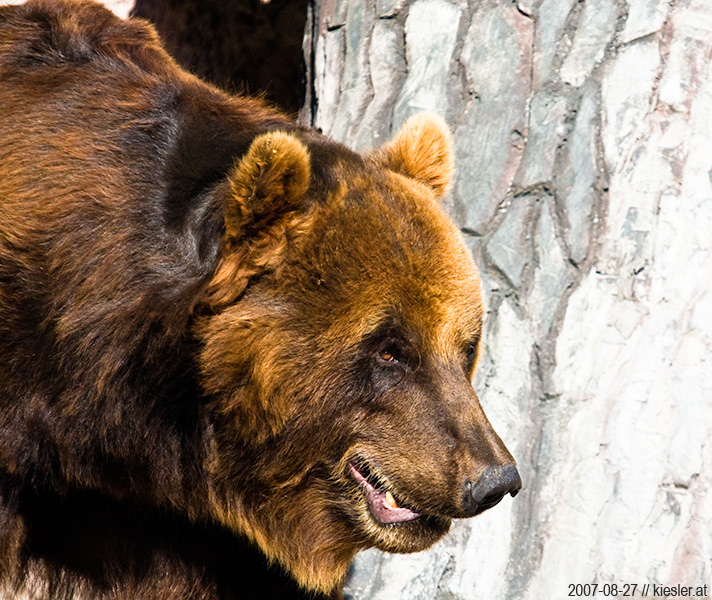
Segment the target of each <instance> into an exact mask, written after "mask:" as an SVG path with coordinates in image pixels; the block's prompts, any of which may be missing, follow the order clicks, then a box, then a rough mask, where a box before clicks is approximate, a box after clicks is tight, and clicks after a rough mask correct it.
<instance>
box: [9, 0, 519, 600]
mask: <svg viewBox="0 0 712 600" xmlns="http://www.w3.org/2000/svg"><path fill="white" fill-rule="evenodd" d="M451 162H452V159H451V149H450V142H449V137H448V133H447V130H446V128H445V127H444V125H443V124H442V122H441V121H440V120H438V119H437V118H434V117H428V116H421V117H414V118H413V119H411V120H410V121H408V122H407V123H406V124H405V125H404V126H403V128H402V129H401V131H400V132H399V133H398V134H397V135H396V136H395V138H394V139H393V140H392V141H390V142H389V143H387V144H386V145H385V146H383V147H381V148H380V149H377V150H375V151H373V152H371V153H370V154H367V155H365V156H362V155H359V154H356V153H354V152H352V151H350V150H348V149H347V148H345V147H344V146H342V145H340V144H337V143H335V142H333V141H331V140H329V139H327V138H326V137H324V136H322V135H320V134H318V133H316V132H314V131H311V130H309V129H306V128H302V127H299V126H297V125H295V124H294V123H293V122H291V121H290V120H289V119H287V118H286V117H284V116H283V115H281V114H280V113H278V112H276V111H274V110H272V109H271V108H269V107H268V106H265V105H264V103H262V102H260V101H257V100H253V99H248V98H244V97H234V96H229V95H227V94H225V93H223V92H221V91H219V90H217V89H216V88H214V87H211V86H210V85H208V84H205V83H203V82H201V81H199V80H198V79H197V78H195V77H194V76H192V75H189V74H187V73H186V72H185V71H182V70H181V69H180V68H178V67H177V66H176V64H175V63H174V62H173V61H172V60H171V58H169V56H168V55H167V54H166V53H165V52H164V51H163V50H162V48H161V47H160V45H159V43H158V41H157V37H156V35H155V32H154V30H153V29H152V28H151V27H150V26H148V25H147V24H146V23H144V22H142V21H138V20H127V21H122V20H120V19H118V18H117V17H115V16H114V15H113V14H112V13H111V12H109V11H108V10H106V9H104V8H102V7H101V6H100V5H98V4H95V3H93V2H90V1H88V0H75V1H70V0H34V1H31V2H28V3H27V4H25V5H22V6H12V7H8V6H5V7H0V356H1V357H2V359H1V360H0V403H2V404H1V407H0V594H1V595H3V596H4V597H15V596H18V595H22V596H23V597H30V598H37V599H39V598H52V599H57V598H80V599H84V598H107V599H109V598H111V599H119V598H132V599H133V598H160V599H163V598H200V599H203V598H205V599H212V598H215V599H217V598H220V599H223V598H225V599H227V598H297V597H318V595H319V594H321V595H323V597H325V596H326V595H330V596H331V597H333V598H338V597H340V592H339V591H338V590H339V587H340V585H341V583H342V582H343V580H344V577H345V574H346V572H347V569H348V566H349V564H350V562H351V560H352V558H353V557H354V555H355V553H356V552H358V551H359V550H361V549H363V548H367V547H370V546H375V547H378V548H381V549H383V550H386V551H392V552H412V551H417V550H421V549H424V548H426V547H428V546H429V545H431V544H432V543H433V542H435V541H436V540H437V539H439V538H440V537H441V536H442V535H444V534H445V533H446V532H447V531H448V528H449V526H450V523H451V520H452V519H453V518H460V517H469V516H473V515H475V514H478V513H480V512H482V511H483V510H486V509H487V508H489V507H491V506H493V505H494V504H496V503H497V502H498V501H499V500H501V499H502V497H504V496H505V495H506V494H512V495H514V494H515V493H516V492H517V491H518V490H519V488H520V486H521V481H520V478H519V475H518V473H517V469H516V467H515V464H514V460H513V459H512V457H511V455H510V453H509V452H508V451H507V449H506V448H505V446H504V445H503V443H502V442H501V440H500V439H499V438H498V436H497V435H496V433H495V432H494V431H493V429H492V427H491V426H490V424H489V423H488V421H487V419H486V417H485V415H484V413H483V411H482V409H481V407H480V405H479V403H478V400H477V396H476V395H475V393H474V391H473V389H472V385H471V378H472V374H473V370H474V368H475V363H476V362H477V357H478V353H479V347H480V339H481V336H482V318H483V307H482V299H481V293H480V285H479V282H478V277H477V273H476V270H475V268H474V266H473V263H472V260H471V258H470V256H469V255H468V252H467V250H466V247H465V245H464V243H463V241H462V239H461V237H460V235H459V232H458V231H457V229H456V228H455V227H454V226H453V224H452V223H451V222H450V221H449V220H448V219H447V218H446V216H445V215H444V213H443V211H442V210H441V207H440V206H439V204H438V199H439V198H440V197H442V195H443V194H444V192H445V190H446V189H447V186H448V182H449V179H450V175H451V169H452V166H451ZM312 592H313V593H314V594H317V596H313V595H311V594H312Z"/></svg>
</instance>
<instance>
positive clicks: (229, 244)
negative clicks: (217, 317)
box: [203, 131, 311, 310]
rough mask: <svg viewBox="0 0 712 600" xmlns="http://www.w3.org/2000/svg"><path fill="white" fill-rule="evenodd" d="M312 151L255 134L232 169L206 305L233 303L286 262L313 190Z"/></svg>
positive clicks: (278, 135)
mask: <svg viewBox="0 0 712 600" xmlns="http://www.w3.org/2000/svg"><path fill="white" fill-rule="evenodd" d="M310 180H311V166H310V160H309V151H308V150H307V148H306V146H305V145H304V144H302V142H300V141H299V140H298V139H297V138H296V137H294V136H293V135H290V134H288V133H285V132H282V131H274V132H270V133H265V134H262V135H259V136H257V137H256V138H255V139H254V140H253V141H252V145H251V146H250V149H249V150H248V151H247V153H246V154H245V155H244V156H243V157H242V158H241V159H240V160H239V161H238V162H237V164H236V165H235V166H234V167H233V168H232V169H231V170H230V172H229V173H228V177H227V186H226V188H227V191H226V199H225V205H224V211H225V231H224V233H223V238H222V242H221V250H220V253H221V255H220V260H219V262H218V265H217V268H216V269H215V273H214V274H213V277H212V279H211V280H210V282H209V283H208V287H207V290H206V294H205V297H204V299H203V301H204V302H205V303H206V304H207V305H208V306H210V307H211V308H212V309H213V310H219V308H220V307H222V306H226V305H227V304H230V303H232V302H234V301H235V300H236V299H237V298H238V297H239V296H240V295H241V294H242V293H243V292H244V291H245V288H246V287H247V285H248V283H249V281H250V278H251V277H253V276H254V275H257V274H258V273H261V272H264V271H267V270H270V269H274V268H275V267H276V266H277V265H278V264H279V263H280V261H281V260H282V258H283V255H284V250H285V248H286V247H287V245H288V243H287V241H288V238H289V235H290V231H292V230H293V229H294V228H295V227H296V226H297V225H298V223H299V222H300V219H303V216H304V215H303V214H302V213H305V211H303V210H299V209H300V208H301V207H302V204H303V197H304V195H305V194H306V193H307V190H308V189H309V182H310Z"/></svg>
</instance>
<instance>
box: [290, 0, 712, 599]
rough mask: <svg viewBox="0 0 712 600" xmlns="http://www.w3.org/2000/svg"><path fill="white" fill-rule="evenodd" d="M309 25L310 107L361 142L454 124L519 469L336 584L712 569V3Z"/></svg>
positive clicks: (448, 7)
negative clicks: (420, 537) (515, 476)
mask: <svg viewBox="0 0 712 600" xmlns="http://www.w3.org/2000/svg"><path fill="white" fill-rule="evenodd" d="M308 23H311V27H309V26H308V29H307V35H306V39H305V54H306V56H307V57H308V59H310V60H309V61H308V62H309V64H310V72H309V77H308V83H309V86H310V87H309V89H308V90H307V100H308V101H307V104H306V106H305V107H304V109H303V111H302V120H303V121H304V122H305V123H308V124H312V125H314V126H316V127H318V128H320V129H322V130H323V132H324V133H325V134H327V135H331V136H333V137H335V138H337V139H339V140H340V141H343V142H345V143H346V144H348V145H350V146H352V147H354V148H356V149H363V148H366V147H369V146H372V145H378V144H379V143H381V142H383V141H384V140H385V139H387V138H388V137H389V135H391V133H392V132H393V131H394V129H395V128H397V127H398V125H400V124H401V123H402V122H403V121H404V120H405V119H406V118H407V117H408V116H409V115H411V114H413V113H415V112H417V111H421V110H430V111H435V112H437V113H440V114H441V115H443V116H444V117H445V118H446V119H447V120H448V122H449V123H450V126H451V127H452V130H453V132H454V138H455V144H456V151H457V163H458V175H457V181H456V182H455V185H454V186H453V190H452V192H451V194H450V196H449V197H448V199H447V201H446V206H447V209H448V211H449V213H450V214H451V216H452V217H453V218H454V219H455V221H456V222H457V223H458V224H459V226H460V228H461V229H462V232H463V234H464V235H465V237H466V240H467V243H468V244H469V246H470V248H471V250H472V253H473V255H474V257H475V260H476V262H477V263H478V265H479V267H480V270H481V274H482V278H483V282H484V289H485V290H486V295H487V305H488V315H487V324H486V339H485V345H484V349H485V358H484V360H483V361H482V364H481V366H480V368H479V372H478V375H477V377H476V381H475V388H476V390H477V392H478V394H479V396H480V399H481V401H482V404H483V406H484V408H485V410H486V412H487V414H488V416H489V417H490V420H491V421H492V422H493V424H494V425H495V427H496V429H497V430H498V432H499V433H500V435H501V436H502V438H503V439H504V440H505V441H506V442H507V444H508V445H509V447H510V450H512V452H513V454H514V455H515V456H516V457H517V458H518V462H519V465H520V467H521V472H522V476H523V479H524V481H525V489H524V491H523V492H522V494H521V495H520V496H518V497H517V498H516V499H515V500H511V501H510V500H509V499H508V500H506V501H504V502H503V503H502V504H500V505H499V506H498V507H497V508H495V509H493V510H491V511H488V512H486V513H484V514H483V515H481V516H479V517H477V518H476V519H473V520H468V521H461V522H457V523H456V524H455V525H454V526H453V528H452V532H451V534H450V535H449V536H448V537H447V538H446V539H444V540H443V541H442V542H440V543H438V544H437V545H436V546H435V547H434V548H432V549H431V550H430V551H428V552H425V553H420V554H414V555H410V556H386V555H384V554H381V553H380V552H377V551H375V550H372V551H368V552H365V553H363V554H361V555H360V556H359V557H358V559H357V561H356V564H355V567H354V569H353V571H352V573H351V576H350V580H349V583H348V585H347V588H346V597H347V598H352V599H354V600H366V599H370V600H392V599H393V598H398V599H399V600H410V599H413V600H415V599H418V600H421V599H423V600H424V599H430V598H438V599H448V600H455V599H458V600H460V599H462V600H465V599H468V600H469V599H473V600H474V599H481V598H501V599H504V598H507V599H509V598H511V599H515V598H516V599H521V598H532V599H534V598H536V599H547V600H548V599H550V598H561V597H564V596H565V595H567V594H568V591H569V590H568V585H569V584H572V583H594V582H595V583H599V584H605V583H610V584H619V585H620V584H623V583H630V584H639V586H640V585H642V584H645V583H664V584H666V585H675V584H682V585H693V586H698V585H699V586H701V585H705V584H708V585H709V584H711V583H712V559H710V557H712V528H711V525H710V523H712V495H710V493H709V485H710V482H712V443H710V441H709V440H710V439H712V364H710V350H712V185H711V182H710V178H711V176H712V152H711V151H710V147H711V146H712V3H710V2H709V1H708V0H674V1H673V0H629V1H626V0H595V1H593V0H583V1H580V0H519V1H518V2H512V1H510V0H470V1H469V2H468V1H465V0H368V1H366V0H364V1H356V0H350V1H347V0H318V1H317V2H316V3H315V5H314V6H313V8H312V11H311V14H310V20H309V21H308ZM424 484H427V482H424ZM708 592H709V587H708ZM637 595H638V597H640V588H639V590H638V594H637Z"/></svg>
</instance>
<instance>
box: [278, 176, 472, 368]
mask: <svg viewBox="0 0 712 600" xmlns="http://www.w3.org/2000/svg"><path fill="white" fill-rule="evenodd" d="M338 179H339V181H340V182H341V183H340V185H339V187H338V190H337V191H336V192H334V193H333V194H332V195H331V197H330V198H328V199H327V201H326V202H325V204H324V205H323V206H322V209H321V210H319V211H318V214H317V216H316V218H315V219H314V222H313V224H312V227H311V231H310V232H309V233H308V234H307V236H306V237H307V239H306V240H305V243H304V245H303V247H302V251H301V252H300V253H299V258H298V262H299V263H300V266H301V271H302V273H303V275H302V281H299V282H297V281H292V282H290V283H289V285H290V286H291V289H292V290H294V293H295V294H297V295H301V296H303V297H304V299H305V301H307V302H308V303H309V306H310V310H317V311H322V314H324V315H326V318H327V319H328V320H329V321H330V323H331V324H333V327H334V329H335V330H337V331H338V335H339V336H343V335H347V336H348V337H352V338H353V340H354V341H355V340H357V339H359V338H363V337H364V336H366V335H368V334H369V333H370V332H372V331H374V330H375V329H377V328H378V327H379V326H380V324H381V323H382V322H383V321H384V320H386V319H388V318H393V317H396V318H397V320H398V321H399V322H401V323H402V324H403V326H404V327H406V328H408V329H409V330H410V331H415V332H417V333H418V337H420V338H421V340H422V342H423V343H425V344H428V345H430V346H432V349H433V350H434V351H436V352H438V353H439V354H443V355H445V354H450V353H451V352H452V351H453V349H454V347H456V346H457V347H459V345H460V344H461V343H463V341H466V340H469V339H473V338H475V337H476V336H477V335H478V334H479V331H480V329H481V323H482V316H483V312H484V311H483V304H482V297H481V290H480V283H479V277H478V275H477V271H476V269H475V266H474V263H473V261H472V258H471V256H470V253H469V252H468V250H467V248H466V246H465V244H464V241H463V239H462V236H461V235H460V232H459V231H458V230H457V229H456V228H455V226H454V225H453V224H452V222H451V221H450V220H449V219H448V217H447V216H446V215H445V214H444V212H443V211H442V209H441V207H440V205H439V204H438V202H437V200H436V199H435V198H434V196H433V194H432V192H431V191H430V190H429V189H427V188H426V187H425V186H423V185H422V184H419V183H417V182H415V181H413V180H411V179H409V178H407V177H404V176H402V175H399V174H396V173H393V172H390V171H387V170H383V169H377V168H373V167H369V165H365V166H364V167H363V168H361V169H359V170H358V171H356V172H354V170H353V169H350V172H348V173H341V174H339V177H338Z"/></svg>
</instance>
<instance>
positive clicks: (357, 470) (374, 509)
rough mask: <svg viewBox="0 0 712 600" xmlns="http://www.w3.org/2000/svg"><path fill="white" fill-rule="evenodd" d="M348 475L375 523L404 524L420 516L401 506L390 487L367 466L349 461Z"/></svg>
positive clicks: (355, 461) (359, 462)
mask: <svg viewBox="0 0 712 600" xmlns="http://www.w3.org/2000/svg"><path fill="white" fill-rule="evenodd" d="M349 473H350V474H351V477H353V478H354V480H355V481H356V483H358V484H359V486H360V487H361V490H362V491H363V495H364V497H365V498H366V504H367V505H368V510H369V511H370V513H371V516H372V517H373V518H374V520H375V521H377V522H378V523H381V524H382V525H390V524H393V523H406V522H408V521H413V520H414V519H417V518H418V517H420V516H422V515H421V514H420V513H417V512H415V511H414V510H411V509H410V508H407V507H405V506H402V505H401V503H400V502H399V500H398V499H397V496H396V495H395V494H394V493H393V491H391V489H389V487H390V486H388V484H386V483H385V482H384V481H382V480H381V478H380V477H378V476H377V475H376V474H375V473H374V472H373V470H372V469H371V468H369V466H368V464H367V463H365V462H363V461H357V460H350V461H349Z"/></svg>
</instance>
